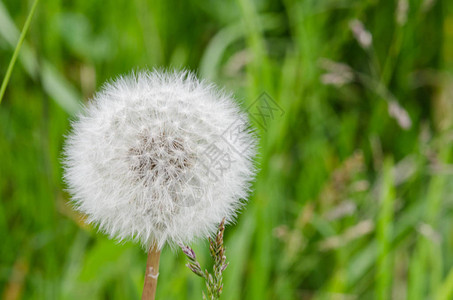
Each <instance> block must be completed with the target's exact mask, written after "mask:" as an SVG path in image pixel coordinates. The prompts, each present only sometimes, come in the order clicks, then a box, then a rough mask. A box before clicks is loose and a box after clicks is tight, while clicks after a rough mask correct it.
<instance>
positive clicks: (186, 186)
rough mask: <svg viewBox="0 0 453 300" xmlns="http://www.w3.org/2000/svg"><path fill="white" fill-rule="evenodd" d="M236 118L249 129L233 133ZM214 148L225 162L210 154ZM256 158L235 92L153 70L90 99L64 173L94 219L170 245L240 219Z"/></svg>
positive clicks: (123, 235)
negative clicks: (230, 130) (231, 136)
mask: <svg viewBox="0 0 453 300" xmlns="http://www.w3.org/2000/svg"><path fill="white" fill-rule="evenodd" d="M232 124H238V125H239V127H238V128H241V130H239V131H234V134H235V138H234V139H232V138H229V139H226V138H225V135H226V134H231V133H229V132H228V130H229V129H230V128H231V125H232ZM213 145H214V146H215V148H216V149H218V150H219V151H220V154H217V155H216V156H215V157H216V158H217V159H219V158H220V159H223V165H222V164H220V166H222V167H223V168H219V163H218V161H217V162H216V161H214V160H213V156H212V155H211V156H208V155H207V154H206V152H207V149H209V148H210V147H212V146H213ZM255 154H256V139H255V136H254V134H253V132H252V130H251V129H250V126H249V124H248V121H247V117H246V115H245V113H243V112H241V110H240V108H239V106H238V105H237V103H236V102H235V100H234V98H233V97H232V95H231V94H229V93H226V92H224V91H221V90H219V89H218V88H217V87H216V86H214V85H213V84H210V83H207V82H205V81H200V80H198V79H197V78H196V76H195V75H194V74H192V73H190V72H186V71H183V72H176V71H174V72H170V71H156V70H155V71H146V72H139V73H133V74H131V75H127V76H123V77H119V78H117V79H116V80H114V81H112V82H110V83H108V84H106V85H105V86H104V87H103V88H102V89H101V91H100V92H98V93H97V94H96V95H95V96H94V98H93V99H92V100H91V101H90V102H89V103H88V104H87V105H86V107H85V108H84V110H83V112H82V113H81V114H80V115H79V116H78V118H77V119H76V121H74V122H73V124H72V131H71V133H70V134H69V135H68V138H67V141H66V145H65V159H64V166H65V173H64V178H65V181H66V182H67V185H68V187H69V191H70V193H71V194H72V200H73V203H74V206H75V208H76V209H77V210H79V211H81V212H82V213H84V214H86V215H87V221H88V222H90V223H94V224H96V225H97V226H98V228H99V229H100V230H101V231H103V232H105V233H107V234H108V235H110V236H111V237H115V238H117V239H119V240H129V239H132V240H135V241H139V242H140V243H141V244H142V245H143V247H145V248H148V247H150V246H151V245H154V246H157V247H159V248H162V247H163V245H164V244H166V243H169V244H170V245H177V244H181V243H182V244H188V243H190V242H192V241H193V240H194V239H196V238H200V237H207V236H211V235H212V234H214V233H215V231H216V229H217V225H218V223H219V222H220V221H221V220H222V218H223V217H225V216H226V219H227V221H230V222H231V221H232V220H234V217H235V215H236V212H237V210H238V209H239V208H240V207H241V206H242V205H243V203H244V201H245V200H246V199H247V197H248V194H249V191H250V182H251V180H252V179H253V177H254V175H255V168H254V164H253V158H254V156H255ZM227 156H228V160H227V161H226V160H225V158H226V157H227ZM226 163H228V164H227V165H226ZM212 173H215V174H212Z"/></svg>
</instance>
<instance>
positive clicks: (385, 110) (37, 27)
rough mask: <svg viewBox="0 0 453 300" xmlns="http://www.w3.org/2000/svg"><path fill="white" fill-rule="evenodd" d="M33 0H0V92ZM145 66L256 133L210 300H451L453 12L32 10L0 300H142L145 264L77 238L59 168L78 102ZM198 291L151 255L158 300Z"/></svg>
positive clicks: (0, 177) (123, 5)
mask: <svg viewBox="0 0 453 300" xmlns="http://www.w3.org/2000/svg"><path fill="white" fill-rule="evenodd" d="M32 2H33V1H25V0H6V1H3V2H0V77H1V79H0V80H3V78H4V76H5V74H7V69H8V65H9V64H10V62H11V57H12V56H13V53H14V49H15V47H16V45H17V42H18V41H19V37H20V36H21V32H20V29H21V28H23V25H24V24H25V22H26V20H27V16H28V15H29V13H30V11H31V8H32V4H33V3H32ZM405 3H406V4H408V5H407V6H405ZM351 20H359V21H361V22H362V23H363V25H364V27H363V28H360V26H358V25H357V24H359V23H357V22H351ZM351 27H352V29H354V30H351ZM367 32H369V35H368V34H367ZM369 37H371V38H372V41H371V43H370V44H367V38H369ZM368 41H369V40H368ZM145 67H149V68H152V67H178V68H182V67H184V68H188V69H191V70H195V71H197V72H198V74H199V75H200V76H201V77H207V78H210V79H212V80H214V81H215V82H217V83H218V84H220V85H225V86H226V87H227V88H228V89H229V90H232V91H233V92H234V93H235V94H236V95H237V96H238V98H239V99H240V100H241V101H242V102H243V106H244V109H247V108H248V109H249V114H250V115H251V117H252V119H253V120H254V122H255V125H256V127H257V128H258V134H259V136H260V156H259V167H260V172H259V174H258V178H257V180H256V182H255V184H254V193H253V196H252V197H251V199H250V201H249V204H248V206H247V207H246V208H245V209H244V210H243V212H242V213H241V215H240V216H239V218H238V222H237V224H236V225H235V226H229V227H227V228H226V231H225V241H224V242H225V247H226V248H227V249H228V261H229V262H230V264H229V266H228V268H227V269H226V270H225V272H224V273H223V274H222V275H223V284H224V286H223V293H222V298H221V299H222V300H237V299H411V300H412V299H451V298H452V297H453V254H452V253H453V234H452V233H453V230H452V228H453V218H452V216H453V202H452V199H451V197H449V195H451V193H452V189H453V188H452V187H453V184H452V180H453V178H452V176H451V173H452V172H451V163H452V143H451V137H452V121H453V102H452V99H453V89H452V87H453V77H452V68H453V3H452V2H451V1H446V0H437V1H436V0H434V1H430V0H420V1H404V0H395V1H390V0H385V1H375V0H369V1H353V0H340V1H333V0H322V1H321V0H304V1H296V0H284V1H251V0H237V1H232V0H226V1H217V2H213V1H202V0H190V1H176V0H169V1H155V0H151V1H146V0H133V1H125V0H114V1H113V0H112V1H72V2H67V1H61V0H47V1H41V2H40V3H39V5H38V6H37V8H36V11H35V15H34V17H33V19H32V21H31V23H30V27H29V30H28V33H27V35H26V37H25V40H24V43H23V44H22V48H21V52H20V53H19V55H18V56H17V63H16V65H15V67H14V69H12V72H11V77H10V78H9V83H8V86H7V87H6V90H5V94H4V97H3V99H2V102H1V104H0V237H1V243H0V257H1V258H0V297H1V298H2V299H8V300H10V299H21V298H22V299H139V298H140V293H141V288H142V284H143V276H144V268H145V265H146V253H145V252H144V251H142V250H141V249H140V248H139V247H138V246H136V245H132V244H129V243H127V244H123V245H120V244H117V243H115V242H114V241H110V240H108V239H107V238H106V237H105V236H103V235H102V234H99V233H96V232H95V229H92V228H89V227H87V226H85V225H84V223H83V217H82V216H80V215H78V214H76V213H75V212H74V211H73V210H72V209H71V205H70V204H69V203H68V194H67V193H66V192H65V186H64V184H63V182H62V179H61V161H60V159H61V148H62V144H63V141H64V134H65V133H67V131H68V128H69V122H70V120H71V118H72V115H73V114H74V113H75V112H76V111H77V110H78V109H79V108H80V104H81V103H84V102H86V101H87V99H89V97H91V96H92V95H93V93H94V92H95V90H96V89H98V88H99V87H100V86H101V85H102V84H103V83H104V82H105V81H106V80H108V79H109V78H112V77H115V76H117V75H118V74H120V73H124V72H129V71H130V70H131V69H137V68H145ZM263 92H266V93H267V95H269V96H270V97H271V98H272V100H269V99H268V100H269V101H270V102H266V103H268V104H271V105H273V108H276V109H277V110H275V111H273V112H276V113H275V115H274V117H273V118H266V119H265V121H266V122H265V123H263V121H264V120H263V119H262V118H261V117H260V116H259V115H257V112H259V111H258V110H257V109H256V108H257V105H264V104H266V103H265V102H263V101H266V100H263V99H267V98H263V94H262V93H263ZM256 101H258V102H256ZM278 108H280V110H279V109H278ZM267 112H269V111H267ZM277 112H278V113H277ZM192 246H193V248H194V250H195V251H196V253H197V254H198V258H199V260H200V262H201V263H202V265H204V262H207V261H208V260H209V256H210V253H209V246H208V245H207V241H204V242H200V243H198V244H195V245H192ZM203 287H204V286H203V282H202V280H200V278H198V277H197V276H193V274H192V273H191V272H190V270H188V269H187V268H186V267H185V257H183V255H178V254H176V253H175V252H174V251H171V250H170V249H164V251H163V253H162V256H161V263H160V275H159V284H158V288H157V295H158V298H159V299H200V298H201V297H200V295H201V294H202V290H203Z"/></svg>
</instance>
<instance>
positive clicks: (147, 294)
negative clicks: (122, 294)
mask: <svg viewBox="0 0 453 300" xmlns="http://www.w3.org/2000/svg"><path fill="white" fill-rule="evenodd" d="M159 258H160V250H158V249H157V248H155V247H154V246H151V248H150V249H149V252H148V260H147V261H146V272H145V284H144V285H143V294H142V300H154V299H155V298H156V287H157V276H159Z"/></svg>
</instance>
